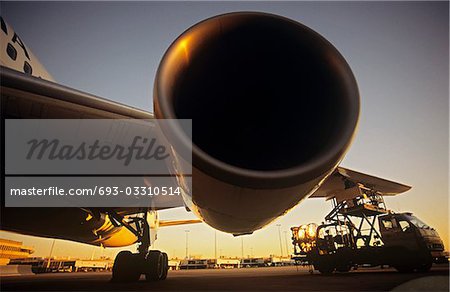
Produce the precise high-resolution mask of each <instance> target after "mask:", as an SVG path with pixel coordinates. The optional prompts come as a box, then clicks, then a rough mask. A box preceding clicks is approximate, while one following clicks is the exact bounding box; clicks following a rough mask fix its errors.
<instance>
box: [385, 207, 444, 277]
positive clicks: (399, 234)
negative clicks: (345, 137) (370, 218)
mask: <svg viewBox="0 0 450 292" xmlns="http://www.w3.org/2000/svg"><path fill="white" fill-rule="evenodd" d="M378 223H379V228H380V233H381V236H382V240H383V243H384V246H385V247H386V248H388V249H389V248H390V249H398V248H399V247H402V249H403V251H402V252H403V253H404V254H406V255H410V256H412V257H414V258H422V259H423V261H424V262H425V263H427V264H426V265H424V266H422V269H426V268H427V266H428V265H430V266H431V263H432V262H445V261H446V258H445V254H444V244H443V242H442V240H441V238H440V237H439V234H438V233H437V231H436V230H435V229H434V228H431V227H429V226H428V225H427V224H425V223H424V222H423V221H421V220H420V219H419V218H417V217H416V216H414V215H413V214H412V213H409V212H407V213H390V214H387V215H384V216H379V217H378ZM428 262H429V263H428ZM400 269H401V268H400ZM403 270H407V269H403Z"/></svg>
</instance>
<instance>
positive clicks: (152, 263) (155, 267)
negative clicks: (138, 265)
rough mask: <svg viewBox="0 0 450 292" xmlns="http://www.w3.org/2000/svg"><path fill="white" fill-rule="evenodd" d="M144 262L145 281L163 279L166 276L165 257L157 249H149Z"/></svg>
mask: <svg viewBox="0 0 450 292" xmlns="http://www.w3.org/2000/svg"><path fill="white" fill-rule="evenodd" d="M165 259H166V260H165ZM145 264H146V269H145V270H146V272H145V280H146V281H158V280H164V279H165V277H167V257H164V255H163V253H162V252H160V251H159V250H151V251H149V252H148V254H147V259H146V261H145ZM164 274H166V275H164Z"/></svg>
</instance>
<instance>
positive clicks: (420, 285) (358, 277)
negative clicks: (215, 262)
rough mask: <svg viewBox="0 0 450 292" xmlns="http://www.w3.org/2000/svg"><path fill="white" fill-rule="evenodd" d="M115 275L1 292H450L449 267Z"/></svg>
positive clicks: (13, 285)
mask: <svg viewBox="0 0 450 292" xmlns="http://www.w3.org/2000/svg"><path fill="white" fill-rule="evenodd" d="M110 279H111V273H110V272H89V273H83V272H78V273H52V274H37V275H21V276H4V277H1V278H0V281H1V287H0V288H1V289H0V290H1V291H113V290H114V291H141V290H147V291H180V290H184V291H201V290H203V291H205V290H212V291H218V290H222V291H223V290H241V291H243V290H245V291H256V290H257V291H261V290H265V291H267V290H272V291H293V290H301V291H390V290H395V291H449V266H448V265H445V264H444V265H439V266H434V267H433V268H432V269H431V271H430V272H428V273H405V274H403V273H398V272H396V271H395V270H394V269H391V268H385V269H379V268H364V269H362V268H360V269H358V270H356V271H351V272H349V273H335V274H332V275H321V274H319V273H318V272H317V271H316V272H314V273H313V274H310V272H309V271H308V268H307V267H296V266H288V267H272V268H242V269H220V270H178V271H169V275H168V277H167V279H166V280H165V281H159V282H146V281H145V280H144V277H142V278H141V280H140V281H139V282H134V283H112V282H111V281H110Z"/></svg>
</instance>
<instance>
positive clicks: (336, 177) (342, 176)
mask: <svg viewBox="0 0 450 292" xmlns="http://www.w3.org/2000/svg"><path fill="white" fill-rule="evenodd" d="M356 186H358V187H359V189H368V190H371V191H373V192H376V193H378V194H380V195H382V196H395V195H398V194H401V193H404V192H406V191H408V190H410V189H411V187H410V186H407V185H404V184H401V183H398V182H393V181H390V180H387V179H384V178H379V177H376V176H372V175H368V174H365V173H361V172H357V171H354V170H351V169H347V168H343V167H338V168H336V170H335V171H334V172H333V173H332V174H331V175H330V176H329V177H328V178H327V180H326V181H325V182H324V183H323V184H322V185H321V186H320V188H319V189H318V190H317V191H316V192H315V193H314V194H312V195H311V196H310V198H326V199H327V200H329V199H332V198H336V199H337V200H338V201H342V200H344V199H349V198H352V197H354V196H355V187H356Z"/></svg>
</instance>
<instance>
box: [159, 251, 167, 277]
mask: <svg viewBox="0 0 450 292" xmlns="http://www.w3.org/2000/svg"><path fill="white" fill-rule="evenodd" d="M162 254H163V263H164V270H163V275H162V277H161V279H160V280H165V279H166V278H167V272H168V271H169V257H168V256H167V254H166V253H165V252H163V253H162Z"/></svg>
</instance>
